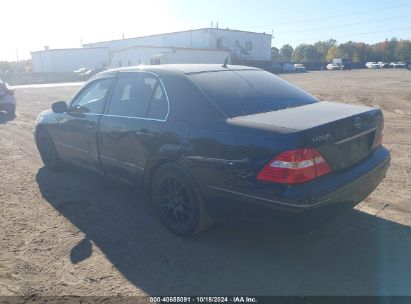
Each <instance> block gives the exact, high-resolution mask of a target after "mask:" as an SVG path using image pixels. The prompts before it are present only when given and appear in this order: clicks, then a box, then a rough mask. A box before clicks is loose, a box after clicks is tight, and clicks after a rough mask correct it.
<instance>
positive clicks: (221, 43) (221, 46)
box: [217, 38, 223, 49]
mask: <svg viewBox="0 0 411 304" xmlns="http://www.w3.org/2000/svg"><path fill="white" fill-rule="evenodd" d="M222 48H223V38H217V49H222Z"/></svg>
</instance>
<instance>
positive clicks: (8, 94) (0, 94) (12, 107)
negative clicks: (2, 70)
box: [0, 79, 16, 115]
mask: <svg viewBox="0 0 411 304" xmlns="http://www.w3.org/2000/svg"><path fill="white" fill-rule="evenodd" d="M0 111H5V112H7V114H9V115H15V113H16V98H15V97H14V90H12V89H10V88H9V86H8V84H7V83H5V82H3V81H2V80H1V79H0Z"/></svg>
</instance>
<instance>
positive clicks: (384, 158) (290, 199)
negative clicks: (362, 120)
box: [209, 147, 390, 214]
mask: <svg viewBox="0 0 411 304" xmlns="http://www.w3.org/2000/svg"><path fill="white" fill-rule="evenodd" d="M389 165H390V153H389V151H388V150H387V149H385V148H384V147H379V148H377V149H376V150H375V151H374V152H373V154H372V155H371V156H369V157H368V158H367V159H366V160H363V161H362V162H361V163H359V164H356V165H354V166H352V167H350V168H349V169H346V170H343V171H342V172H337V173H333V174H329V175H326V176H323V177H321V178H318V179H316V180H314V181H312V182H309V183H305V184H300V185H296V186H291V187H289V188H288V189H287V190H285V191H284V192H283V193H282V194H281V196H278V195H276V193H274V192H270V191H261V193H257V192H256V191H258V190H262V188H260V189H257V190H256V191H253V192H251V190H250V189H251V188H252V187H250V188H247V187H244V190H237V189H235V190H233V189H224V188H220V187H218V186H213V185H210V186H209V189H210V197H211V199H210V204H209V208H210V209H211V213H212V214H214V213H215V212H216V210H217V212H219V211H218V210H219V209H224V208H225V207H227V206H229V209H231V210H233V209H236V208H237V207H239V206H240V205H241V206H244V204H247V205H259V206H263V207H269V208H275V209H281V210H283V211H284V210H285V211H290V212H303V211H310V210H313V209H316V208H318V207H322V206H325V205H330V204H336V203H343V204H345V205H350V206H355V205H357V204H358V203H360V202H361V201H362V200H364V199H365V198H366V197H367V196H368V195H369V194H370V193H371V192H372V191H374V189H375V188H376V187H377V186H378V184H380V183H381V181H382V180H383V179H384V177H385V175H386V172H387V170H388V168H389ZM267 187H269V185H267ZM254 188H256V187H254ZM247 190H248V191H247ZM265 190H266V189H265ZM247 207H250V206H247Z"/></svg>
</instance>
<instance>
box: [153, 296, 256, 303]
mask: <svg viewBox="0 0 411 304" xmlns="http://www.w3.org/2000/svg"><path fill="white" fill-rule="evenodd" d="M150 302H151V303H257V302H258V301H257V299H256V298H254V297H150Z"/></svg>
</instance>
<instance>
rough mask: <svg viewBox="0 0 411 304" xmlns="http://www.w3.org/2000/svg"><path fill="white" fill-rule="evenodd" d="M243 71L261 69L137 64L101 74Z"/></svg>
mask: <svg viewBox="0 0 411 304" xmlns="http://www.w3.org/2000/svg"><path fill="white" fill-rule="evenodd" d="M229 70H232V71H244V70H261V69H258V68H254V67H249V66H241V65H227V66H226V67H223V65H221V64H161V65H138V66H131V67H124V68H116V69H110V70H106V71H104V72H102V73H100V75H101V74H104V73H110V72H115V71H118V72H122V71H124V72H125V71H136V72H137V71H147V72H160V73H161V72H162V71H169V72H175V73H180V74H198V73H207V72H218V71H229Z"/></svg>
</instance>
